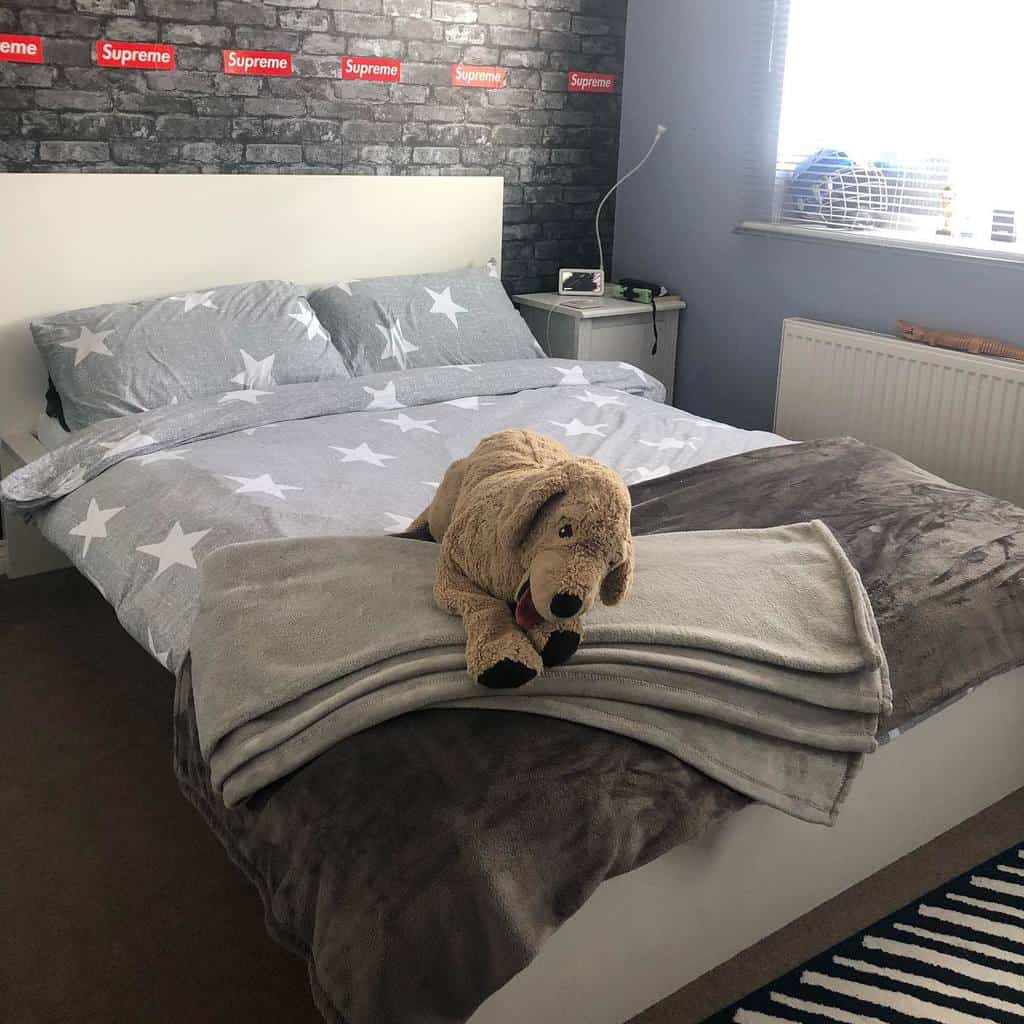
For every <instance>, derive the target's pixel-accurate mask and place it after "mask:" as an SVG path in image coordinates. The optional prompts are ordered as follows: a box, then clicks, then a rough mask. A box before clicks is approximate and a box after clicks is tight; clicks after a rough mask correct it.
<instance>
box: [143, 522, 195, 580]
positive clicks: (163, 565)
mask: <svg viewBox="0 0 1024 1024" xmlns="http://www.w3.org/2000/svg"><path fill="white" fill-rule="evenodd" d="M209 532H210V531H209V530H196V531H195V532H193V533H185V532H184V531H183V530H182V529H181V523H180V522H178V521H177V520H176V521H175V523H174V525H173V526H172V527H171V529H170V532H169V533H168V534H167V536H166V537H165V538H164V539H163V540H162V541H160V543H159V544H142V545H140V546H139V547H137V548H136V549H135V550H136V551H141V552H142V553H143V554H144V555H152V556H153V557H154V558H157V559H159V565H158V566H157V570H156V573H155V574H154V576H153V578H154V579H156V578H157V576H159V575H161V573H163V572H165V571H166V570H167V569H170V568H171V566H174V565H184V566H185V567H186V568H188V569H194V568H195V567H196V560H195V556H194V555H193V554H192V549H193V548H194V547H195V546H196V545H197V544H198V543H199V542H200V541H201V540H202V539H203V538H204V537H205V536H206V535H207V534H208V533H209Z"/></svg>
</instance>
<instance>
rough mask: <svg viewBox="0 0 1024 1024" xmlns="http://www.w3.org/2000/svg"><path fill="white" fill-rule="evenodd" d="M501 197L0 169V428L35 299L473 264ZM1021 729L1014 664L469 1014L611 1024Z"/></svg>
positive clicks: (294, 180)
mask: <svg viewBox="0 0 1024 1024" xmlns="http://www.w3.org/2000/svg"><path fill="white" fill-rule="evenodd" d="M501 204H502V186H501V180H500V179H498V178H470V177H466V178H438V177H433V178H356V177H309V176H297V177H293V176H281V177H277V176H256V177H244V176H223V177H221V176H211V177H205V176H191V175H182V176H179V175H168V176H146V175H140V176H119V175H112V176H106V175H0V210H2V213H0V217H2V219H3V222H4V231H3V233H2V234H0V281H2V282H3V285H2V299H0V303H2V305H0V429H2V430H3V432H4V433H11V432H14V433H22V434H25V433H28V432H29V431H30V430H31V427H32V424H33V423H34V422H35V418H36V416H37V415H38V413H39V409H40V407H41V403H42V395H43V390H44V386H45V374H44V373H43V370H42V366H41V364H40V363H39V361H38V358H37V357H36V355H35V353H34V351H33V348H32V345H31V340H30V338H29V336H28V332H27V324H28V321H29V319H30V318H31V317H33V316H36V315H39V314H43V313H53V312H57V311H60V310H66V309H72V308H75V307H77V306H82V305H89V304H93V303H98V302H109V301H116V300H119V299H131V298H141V297H145V296H156V295H161V294H173V293H174V292H175V291H178V290H180V289H197V288H202V287H204V286H205V287H209V286H211V285H214V284H221V283H229V282H234V281H243V280H249V279H255V278H261V277H275V276H276V277H284V278H289V279H291V280H295V281H299V282H303V283H307V284H317V283H322V282H326V281H331V280H338V279H345V278H354V277H367V276H370V275H373V274H398V273H411V272H416V271H427V270H442V269H451V268H455V267H459V266H466V265H469V264H476V265H480V264H482V263H484V262H486V261H487V260H488V259H490V258H492V257H494V258H497V257H499V255H500V241H501ZM1022 736H1024V671H1016V672H1013V673H1008V674H1006V675H1004V676H1001V677H999V678H998V679H995V680H992V681H990V682H988V683H986V684H985V686H984V687H982V688H981V689H980V690H979V691H978V692H977V693H975V694H972V695H971V696H970V697H968V698H967V699H965V700H963V701H961V702H960V703H958V704H956V705H954V706H953V707H951V708H949V709H947V710H946V711H944V712H942V713H941V714H939V715H937V716H935V717H933V718H931V719H929V720H928V721H926V722H923V723H922V724H921V725H919V726H918V727H917V728H915V729H914V730H912V731H911V732H910V733H908V734H907V735H906V736H901V737H900V738H899V739H898V740H896V741H895V742H893V743H891V744H889V745H887V746H886V747H883V748H882V749H881V750H880V751H879V752H878V753H877V754H874V755H872V756H871V757H869V758H868V760H867V764H866V765H865V767H864V769H863V771H862V772H861V775H860V777H859V778H858V780H857V782H856V783H855V785H854V786H853V788H852V792H851V795H850V798H849V801H848V804H847V806H846V808H845V809H844V811H843V814H842V815H841V816H840V820H839V824H838V825H836V826H835V827H834V828H832V829H825V828H822V827H820V826H814V825H807V824H803V823H800V822H797V821H794V820H793V819H790V818H787V817H785V816H784V815H782V814H780V813H778V812H776V811H772V810H769V809H767V808H764V807H750V808H748V809H746V810H744V811H742V812H740V813H739V814H736V815H734V816H733V817H732V818H730V819H729V820H727V821H725V822H723V823H722V824H720V825H719V826H717V827H715V828H712V829H711V830H710V831H709V832H708V833H707V834H706V835H704V836H703V837H701V838H700V839H698V840H696V841H694V842H691V843H688V844H685V845H683V846H681V847H678V848H677V849H675V850H673V851H671V852H670V853H668V854H666V855H665V856H663V857H661V858H660V859H658V860H656V861H654V862H653V863H651V864H649V865H647V866H646V867H644V868H641V869H639V870H637V871H634V872H631V873H630V874H629V875H625V876H623V877H621V878H617V879H614V880H612V881H610V882H607V883H605V884H604V885H603V886H601V887H600V889H599V890H598V891H597V893H596V894H595V895H594V897H593V898H592V899H591V900H590V901H589V902H588V903H587V904H586V905H585V906H584V907H583V909H582V910H581V911H580V912H579V913H578V914H577V915H576V916H575V917H574V918H572V919H571V920H570V921H569V922H568V923H567V924H566V925H565V926H564V927H563V928H562V929H561V930H560V931H558V932H557V933H556V934H555V935H554V936H553V937H552V938H551V939H550V940H549V941H548V942H547V944H546V945H545V946H544V949H543V950H542V952H541V954H540V955H539V956H538V957H537V959H536V960H535V961H534V963H533V964H531V966H530V967H529V968H527V969H526V970H525V971H523V972H522V973H521V974H520V975H518V976H517V977H516V978H514V979H513V980H512V981H511V982H510V983H509V984H508V985H506V986H505V987H504V988H503V989H502V990H501V991H500V992H497V993H495V994H494V995H493V996H492V997H491V998H490V999H489V1000H488V1001H487V1002H486V1003H485V1004H484V1005H483V1006H482V1007H481V1008H480V1010H479V1011H478V1012H477V1013H476V1014H475V1015H474V1017H473V1021H472V1024H522V1022H525V1021H529V1022H530V1024H567V1022H571V1024H576V1022H581V1024H582V1022H586V1024H622V1022H623V1021H625V1020H627V1019H629V1018H630V1017H632V1016H633V1015H635V1014H637V1013H639V1012H640V1011H641V1010H643V1009H644V1008H646V1007H648V1006H650V1005H651V1004H652V1003H654V1002H656V1001H657V1000H659V999H661V998H663V997H664V996H666V995H668V994H670V993H671V992H674V991H675V990H677V989H678V988H680V987H681V986H682V985H685V984H687V983H688V982H689V981H692V980H693V979H694V978H696V977H698V976H699V975H700V974H702V973H704V972H705V971H707V970H709V969H710V968H712V967H714V966H716V965H717V964H719V963H721V962H723V961H724V960H726V959H728V958H729V957H730V956H732V955H733V954H735V953H737V952H739V951H740V950H742V949H744V948H746V947H747V946H748V945H750V944H752V943H753V942H756V941H757V940H759V939H761V938H763V937H765V936H766V935H769V934H770V933H771V932H773V931H775V930H776V929H778V928H780V927H782V926H783V925H785V924H787V923H788V922H790V921H792V920H793V919H795V918H796V917H798V916H800V915H801V914H803V913H805V912H806V911H808V910H810V909H811V908H813V907H815V906H817V905H818V904H820V903H822V902H823V901H825V900H827V899H829V898H831V897H832V896H834V895H836V894H837V893H839V892H841V891H842V890H843V889H846V888H848V887H849V886H851V885H853V884H855V883H857V882H859V881H861V880H862V879H864V878H866V877H867V876H868V875H870V874H872V873H873V872H874V871H877V870H878V869H880V868H882V867H884V866H885V865H886V864H889V863H891V862H892V861H894V860H896V859H897V858H899V857H901V856H902V855H904V854H906V853H908V852H910V851H911V850H913V849H915V848H916V847H918V846H920V845H921V844H923V843H925V842H927V841H928V840H930V839H932V838H934V837H935V836H936V835H939V834H940V833H941V832H943V831H945V830H946V829H948V828H951V827H952V826H954V825H956V824H958V823H959V822H961V821H963V820H964V819H965V818H967V817H969V816H970V815H972V814H974V813H976V812H978V811H980V810H982V809H983V808H985V807H987V806H989V805H990V804H992V803H995V802H996V801H998V800H1000V799H1001V798H1002V797H1004V796H1006V795H1007V794H1008V793H1010V792H1012V791H1013V790H1015V789H1017V788H1018V787H1020V786H1021V785H1022V784H1024V741H1022ZM741 994H742V993H736V995H737V996H739V995H741Z"/></svg>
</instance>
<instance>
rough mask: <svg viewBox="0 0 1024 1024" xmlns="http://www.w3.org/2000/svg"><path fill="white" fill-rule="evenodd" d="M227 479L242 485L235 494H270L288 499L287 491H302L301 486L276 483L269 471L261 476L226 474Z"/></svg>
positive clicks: (283, 499)
mask: <svg viewBox="0 0 1024 1024" xmlns="http://www.w3.org/2000/svg"><path fill="white" fill-rule="evenodd" d="M225 479H226V480H234V481H235V483H236V484H241V485H242V486H241V487H239V488H238V490H237V491H235V494H269V495H271V497H274V498H280V499H281V500H282V501H287V500H288V498H287V496H286V495H285V493H284V492H285V491H301V490H302V488H301V487H295V486H293V485H291V484H279V483H275V482H274V481H273V479H271V476H270V474H269V473H262V474H261V475H260V476H225Z"/></svg>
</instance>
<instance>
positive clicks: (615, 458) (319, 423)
mask: <svg viewBox="0 0 1024 1024" xmlns="http://www.w3.org/2000/svg"><path fill="white" fill-rule="evenodd" d="M663 397H664V388H663V387H662V385H661V384H660V383H658V382H657V381H656V380H654V379H653V378H651V377H647V376H646V375H644V374H643V373H641V371H640V370H638V369H636V368H635V367H632V366H629V365H628V364H625V363H582V364H580V363H573V362H567V361H564V360H558V359H524V360H514V361H510V362H504V363H482V364H476V365H472V366H469V365H467V366H436V367H424V368H420V369H414V370H405V371H401V372H394V373H386V374H376V375H373V376H368V377H360V378H358V379H355V380H349V379H331V380H325V381H319V382H315V383H310V384H290V385H285V386H282V387H278V388H274V389H267V388H259V387H257V388H251V389H247V390H242V389H239V390H233V391H226V392H224V393H223V394H221V395H216V396H213V397H210V398H206V399H198V400H195V401H192V402H188V403H182V404H180V405H171V406H165V407H163V408H162V409H158V410H155V411H153V412H148V413H138V414H135V415H131V416H123V417H119V418H117V419H112V420H104V421H103V422H102V423H98V424H95V425H94V426H92V427H90V428H87V429H86V430H82V431H79V432H76V433H75V435H74V437H73V439H72V440H71V441H70V443H68V444H66V445H64V446H63V447H61V448H58V449H56V450H55V451H52V452H50V453H48V454H47V455H46V456H45V457H43V458H40V459H37V460H36V461H35V462H33V463H32V464H31V465H29V466H26V467H24V468H23V469H21V470H19V471H18V472H16V473H13V474H12V475H11V476H9V477H8V478H7V479H5V480H4V482H3V495H4V499H5V501H6V503H7V504H8V506H9V507H11V508H14V509H18V510H22V511H28V512H31V513H32V514H33V515H34V516H35V518H36V520H37V522H38V524H39V526H40V528H41V530H42V531H43V533H44V534H45V535H46V536H47V537H48V538H49V539H50V540H51V541H52V542H53V543H54V544H56V545H57V547H59V548H61V549H62V550H63V551H65V552H66V553H67V554H68V556H69V557H70V558H71V560H72V561H73V562H74V564H75V565H76V566H77V567H78V568H79V569H80V570H81V571H82V572H83V573H84V574H85V575H86V576H87V577H88V578H89V579H90V580H92V582H93V583H94V584H95V585H96V586H97V587H98V588H99V589H100V591H101V593H102V594H103V595H104V597H105V598H106V599H107V600H108V601H109V602H110V603H111V604H112V605H114V607H115V608H116V609H117V613H118V617H119V618H120V620H121V623H122V624H123V625H124V627H125V628H126V629H127V630H128V632H129V633H131V635H132V636H134V637H135V638H136V640H138V641H139V642H140V643H141V644H143V645H144V646H145V647H146V648H147V649H148V650H149V651H150V652H151V653H152V654H153V655H154V656H155V657H157V658H158V659H159V660H160V661H161V663H162V664H164V665H165V666H166V667H168V668H169V669H170V670H171V671H177V670H178V669H179V668H180V667H181V664H182V662H183V660H184V657H185V652H186V650H187V648H188V636H189V631H190V630H191V627H192V623H193V621H194V619H195V615H196V610H197V602H198V594H199V574H198V572H197V568H196V567H197V565H198V562H199V561H200V560H201V559H202V558H203V557H205V556H206V555H208V554H209V553H210V552H211V551H214V550H216V549H217V548H220V547H223V546H224V545H226V544H232V543H237V542H239V541H249V540H264V539H269V538H274V537H304V536H318V535H327V534H330V535H353V534H373V533H378V534H383V533H389V532H395V531H396V530H399V529H401V528H403V527H404V526H406V525H407V524H408V522H409V521H410V520H411V519H412V518H413V517H414V516H415V515H416V514H417V513H418V512H419V511H420V510H421V509H423V508H424V507H426V505H427V503H428V502H429V501H430V498H431V497H432V495H433V489H434V488H435V487H436V486H437V483H438V481H440V480H441V477H442V476H443V475H444V471H445V469H446V468H447V466H448V464H449V463H450V462H451V461H452V460H454V459H456V458H459V457H461V456H463V455H466V454H467V453H468V452H469V451H470V450H471V449H472V448H473V446H474V445H475V444H476V443H477V441H479V440H480V439H481V438H482V437H484V436H486V435H487V434H490V433H492V432H494V431H496V430H501V429H503V428H505V427H512V426H526V427H531V428H532V429H534V430H539V431H542V432H545V433H550V434H551V435H553V436H554V437H557V438H558V439H559V440H561V441H563V442H564V443H565V444H566V445H567V446H568V447H569V448H570V449H571V450H572V451H574V452H576V453H577V454H579V455H592V456H594V457H596V458H598V459H601V460H602V461H604V462H607V463H608V464H609V465H612V466H614V467H615V468H617V469H619V470H620V471H621V472H622V473H623V474H624V475H625V477H626V479H627V480H628V481H632V480H639V479H646V478H648V477H650V476H657V475H661V474H664V473H669V472H672V471H673V470H675V469H682V468H683V467H685V466H687V465H692V464H693V462H694V461H695V460H703V459H708V458H719V457H721V456H723V455H732V454H734V453H736V452H738V451H744V450H746V449H749V448H754V447H759V446H761V445H765V444H779V443H783V442H782V439H781V438H778V437H776V436H775V435H773V434H762V433H754V432H747V431H738V430H734V429H732V428H728V427H723V426H721V425H720V424H714V423H710V422H708V421H706V420H700V419H698V418H696V417H692V416H687V415H686V414H685V413H682V412H680V411H679V410H678V409H673V408H671V407H670V406H665V405H662V404H661V403H660V402H658V401H650V399H652V398H653V399H661V398H663ZM58 498H60V499H61V500H59V501H58V500H56V499H58Z"/></svg>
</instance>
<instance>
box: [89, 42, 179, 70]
mask: <svg viewBox="0 0 1024 1024" xmlns="http://www.w3.org/2000/svg"><path fill="white" fill-rule="evenodd" d="M96 63H97V64H99V66H100V67H101V68H143V69H144V70H146V71H173V70H174V66H175V65H174V47H173V46H165V45H164V44H162V43H119V42H116V41H115V40H113V39H97V40H96Z"/></svg>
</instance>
